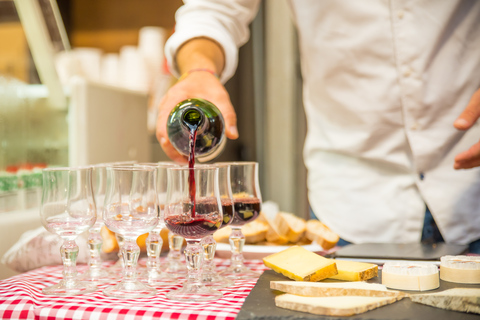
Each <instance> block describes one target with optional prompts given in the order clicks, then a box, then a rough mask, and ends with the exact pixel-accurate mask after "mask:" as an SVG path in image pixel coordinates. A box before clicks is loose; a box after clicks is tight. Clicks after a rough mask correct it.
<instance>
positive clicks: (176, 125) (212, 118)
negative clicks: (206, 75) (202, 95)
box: [167, 99, 227, 162]
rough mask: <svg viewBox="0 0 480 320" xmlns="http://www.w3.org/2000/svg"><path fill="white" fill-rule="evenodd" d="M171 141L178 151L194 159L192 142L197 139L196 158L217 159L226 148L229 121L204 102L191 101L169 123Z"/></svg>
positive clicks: (174, 111)
mask: <svg viewBox="0 0 480 320" xmlns="http://www.w3.org/2000/svg"><path fill="white" fill-rule="evenodd" d="M167 131H168V138H169V139H170V142H171V143H172V145H173V146H174V147H175V149H177V151H178V152H179V153H181V154H183V155H185V156H187V157H189V156H190V148H191V145H190V138H191V137H195V148H194V150H195V154H194V156H195V158H196V159H198V160H199V161H201V162H205V161H209V160H212V159H214V158H216V157H217V156H218V155H219V154H220V153H221V152H222V151H223V149H224V147H225V144H226V141H227V139H226V137H225V121H224V119H223V116H222V114H221V112H220V110H218V108H217V107H216V106H215V105H214V104H213V103H211V102H210V101H207V100H204V99H187V100H184V101H182V102H180V103H179V104H177V105H176V106H175V108H173V110H172V112H170V115H169V117H168V121H167Z"/></svg>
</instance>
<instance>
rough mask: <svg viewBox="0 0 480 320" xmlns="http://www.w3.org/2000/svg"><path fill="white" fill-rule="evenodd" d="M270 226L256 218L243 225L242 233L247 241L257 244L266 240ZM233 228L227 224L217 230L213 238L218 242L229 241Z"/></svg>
mask: <svg viewBox="0 0 480 320" xmlns="http://www.w3.org/2000/svg"><path fill="white" fill-rule="evenodd" d="M267 231H268V226H267V224H266V223H264V222H262V221H257V220H254V221H252V222H249V223H247V224H245V225H243V226H242V233H243V235H244V236H245V243H247V244H255V243H258V242H261V241H264V240H265V235H266V234H267ZM231 233H232V228H231V227H229V226H227V227H225V228H222V229H219V230H217V231H215V233H214V234H213V239H214V240H215V241H216V242H223V243H228V242H229V238H230V234H231Z"/></svg>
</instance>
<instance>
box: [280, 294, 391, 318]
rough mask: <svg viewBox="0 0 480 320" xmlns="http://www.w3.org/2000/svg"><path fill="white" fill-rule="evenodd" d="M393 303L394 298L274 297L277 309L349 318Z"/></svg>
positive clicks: (284, 295) (283, 295) (287, 295)
mask: <svg viewBox="0 0 480 320" xmlns="http://www.w3.org/2000/svg"><path fill="white" fill-rule="evenodd" d="M395 301H397V299H396V298H395V297H361V296H341V297H302V296H296V295H293V294H288V293H286V294H282V295H280V296H277V297H275V305H276V306H277V307H280V308H285V309H290V310H296V311H302V312H308V313H313V314H318V315H324V316H351V315H355V314H359V313H364V312H366V311H369V310H373V309H375V308H378V307H381V306H384V305H387V304H390V303H394V302H395Z"/></svg>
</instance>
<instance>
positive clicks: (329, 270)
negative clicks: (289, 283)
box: [263, 246, 337, 281]
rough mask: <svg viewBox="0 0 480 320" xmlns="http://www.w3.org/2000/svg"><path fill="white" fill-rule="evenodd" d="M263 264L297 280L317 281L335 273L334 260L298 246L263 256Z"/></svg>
mask: <svg viewBox="0 0 480 320" xmlns="http://www.w3.org/2000/svg"><path fill="white" fill-rule="evenodd" d="M263 263H264V264H265V266H267V267H269V268H271V269H272V270H274V271H276V272H278V273H281V274H283V275H284V276H286V277H288V278H290V279H293V280H297V281H319V280H323V279H326V278H328V277H331V276H334V275H336V274H337V267H336V265H335V261H334V260H331V259H327V258H324V257H322V256H320V255H318V254H316V253H313V252H311V251H308V250H307V249H305V248H303V247H299V246H292V247H290V248H288V249H285V250H283V251H280V252H277V253H274V254H271V255H269V256H266V257H265V258H263Z"/></svg>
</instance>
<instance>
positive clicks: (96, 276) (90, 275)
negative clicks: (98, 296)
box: [78, 269, 118, 284]
mask: <svg viewBox="0 0 480 320" xmlns="http://www.w3.org/2000/svg"><path fill="white" fill-rule="evenodd" d="M116 279H118V277H116V276H115V275H114V274H113V273H111V272H108V271H107V270H105V269H87V270H86V271H85V272H84V273H82V274H80V275H79V276H78V280H80V281H87V282H91V283H95V284H101V283H105V282H111V281H114V280H116Z"/></svg>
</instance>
